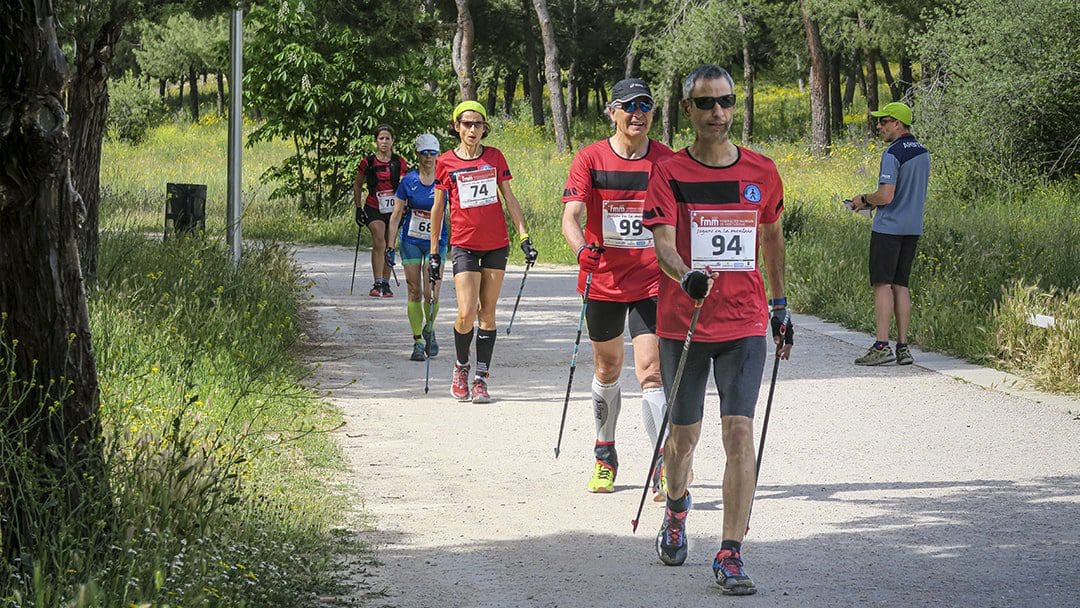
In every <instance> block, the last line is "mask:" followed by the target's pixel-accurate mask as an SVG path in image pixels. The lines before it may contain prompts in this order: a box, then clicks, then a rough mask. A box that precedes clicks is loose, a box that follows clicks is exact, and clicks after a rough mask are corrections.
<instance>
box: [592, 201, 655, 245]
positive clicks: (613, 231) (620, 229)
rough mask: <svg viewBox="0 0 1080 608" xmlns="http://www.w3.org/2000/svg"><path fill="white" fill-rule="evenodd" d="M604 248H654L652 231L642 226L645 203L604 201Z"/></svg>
mask: <svg viewBox="0 0 1080 608" xmlns="http://www.w3.org/2000/svg"><path fill="white" fill-rule="evenodd" d="M603 209H604V246H605V247H616V248H622V249H644V248H645V247H652V245H653V237H652V231H650V230H649V229H648V228H645V227H644V226H642V225H641V212H642V211H644V209H645V201H604V202H603Z"/></svg>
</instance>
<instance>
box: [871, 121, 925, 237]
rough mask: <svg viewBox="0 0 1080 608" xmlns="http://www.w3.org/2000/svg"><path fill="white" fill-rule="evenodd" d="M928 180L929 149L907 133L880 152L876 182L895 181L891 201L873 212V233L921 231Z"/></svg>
mask: <svg viewBox="0 0 1080 608" xmlns="http://www.w3.org/2000/svg"><path fill="white" fill-rule="evenodd" d="M929 182H930V152H928V151H927V150H926V148H925V147H923V145H922V144H920V143H919V142H918V141H917V140H916V139H915V136H914V135H911V134H910V133H908V134H907V135H904V136H902V137H900V138H899V139H897V140H896V141H894V142H892V143H891V144H889V147H888V148H886V149H885V151H884V152H883V153H882V154H881V173H880V175H879V176H878V183H879V184H896V192H895V193H894V194H893V199H892V202H891V203H889V204H888V205H885V206H884V207H878V208H877V210H876V211H875V212H874V228H873V230H874V232H881V233H884V234H893V235H910V234H915V235H918V234H922V231H923V211H924V210H925V208H926V188H927V185H928V184H929Z"/></svg>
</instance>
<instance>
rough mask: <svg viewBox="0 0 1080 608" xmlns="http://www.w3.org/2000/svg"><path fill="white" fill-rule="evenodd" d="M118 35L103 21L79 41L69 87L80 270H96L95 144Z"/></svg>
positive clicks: (98, 190)
mask: <svg viewBox="0 0 1080 608" xmlns="http://www.w3.org/2000/svg"><path fill="white" fill-rule="evenodd" d="M119 37H120V26H119V24H118V23H117V22H115V21H109V22H107V23H105V24H104V25H102V26H101V29H100V30H98V31H97V33H96V35H94V36H93V37H87V39H86V40H85V41H83V42H82V43H81V44H79V47H78V48H79V50H80V52H79V54H78V55H77V56H76V62H75V66H74V68H75V70H74V77H73V78H72V81H71V84H70V86H69V91H70V93H69V96H68V112H69V115H68V133H69V134H70V142H71V173H72V179H73V180H74V182H75V190H76V191H77V192H78V193H79V196H81V197H82V202H83V205H84V206H85V209H86V219H85V221H84V222H83V224H82V229H81V230H80V231H79V233H78V238H79V254H80V260H81V261H82V268H83V273H84V274H85V276H87V277H93V276H94V275H96V274H97V267H98V243H99V238H98V222H99V215H100V214H99V211H100V208H101V183H100V175H101V142H102V140H103V139H104V136H105V119H106V118H107V116H108V113H109V64H110V62H111V61H112V57H113V49H114V48H115V44H116V41H117V40H118V39H119Z"/></svg>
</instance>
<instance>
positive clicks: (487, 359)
mask: <svg viewBox="0 0 1080 608" xmlns="http://www.w3.org/2000/svg"><path fill="white" fill-rule="evenodd" d="M498 334H499V332H497V331H495V330H494V329H481V330H477V332H476V373H477V375H487V373H488V368H489V367H491V353H493V352H494V351H495V336H497V335H498Z"/></svg>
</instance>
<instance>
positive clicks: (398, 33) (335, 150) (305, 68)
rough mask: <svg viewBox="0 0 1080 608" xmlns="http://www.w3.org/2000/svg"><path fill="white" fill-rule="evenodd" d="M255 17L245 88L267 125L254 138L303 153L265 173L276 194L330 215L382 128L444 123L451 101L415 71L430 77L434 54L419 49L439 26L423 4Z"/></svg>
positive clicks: (263, 9) (406, 137)
mask: <svg viewBox="0 0 1080 608" xmlns="http://www.w3.org/2000/svg"><path fill="white" fill-rule="evenodd" d="M251 23H252V24H253V30H254V35H253V40H252V42H251V44H249V45H248V46H247V47H246V48H247V49H248V50H249V53H248V57H247V62H246V63H247V75H246V79H245V91H246V93H247V101H248V103H249V104H250V105H251V106H252V107H256V108H258V109H259V110H260V111H261V112H262V114H263V117H264V118H265V122H264V123H263V125H262V126H261V127H259V128H258V129H257V130H256V131H255V132H254V133H253V134H252V136H251V139H250V142H251V143H254V142H258V141H266V140H270V139H278V138H280V139H285V140H287V141H291V142H292V143H293V146H294V152H295V153H294V154H293V155H292V156H291V157H289V158H288V159H286V160H285V161H284V163H283V164H282V165H280V166H277V167H274V168H272V169H270V170H269V171H268V172H267V174H266V177H267V178H268V179H271V180H273V181H275V182H277V183H278V186H277V187H276V188H275V189H274V192H273V193H272V195H271V196H272V197H273V198H282V197H288V198H294V199H298V200H299V201H300V206H301V208H302V209H304V210H305V211H307V212H310V213H312V214H316V215H320V216H329V215H332V214H333V213H335V210H336V209H340V208H341V207H340V205H339V203H341V202H342V201H343V200H344V199H345V197H346V195H347V193H348V192H350V188H351V185H352V178H353V175H354V171H355V170H356V166H357V164H358V163H359V161H360V158H361V157H362V156H363V154H365V153H366V152H368V151H370V150H371V149H372V148H373V147H374V142H373V137H372V130H373V129H374V127H375V126H376V125H378V124H380V123H384V122H385V123H388V124H391V125H392V126H393V127H394V129H395V132H396V133H397V137H398V140H399V141H400V142H408V141H411V139H412V138H413V137H414V136H415V135H417V134H419V133H421V132H425V131H431V132H439V130H440V127H441V126H443V125H445V124H446V118H447V114H448V113H447V111H446V105H445V102H444V101H443V97H441V96H440V95H438V94H437V93H438V92H437V91H436V92H432V91H429V90H428V89H427V88H426V86H425V84H426V82H425V81H426V80H427V79H426V78H418V77H417V76H418V75H424V74H428V73H430V69H431V68H430V66H429V64H428V61H427V60H428V59H429V57H430V55H429V53H430V51H428V52H424V51H418V50H414V49H417V48H423V45H425V44H426V41H427V40H428V39H429V37H430V33H431V30H432V23H431V22H430V21H429V20H427V19H426V18H425V17H424V15H423V14H421V13H420V12H419V10H418V9H412V10H411V12H410V9H408V8H406V7H405V6H404V5H398V4H396V3H392V2H390V1H389V0H369V1H368V2H362V3H360V4H358V5H353V4H351V3H346V2H344V1H342V2H340V3H338V2H336V1H328V2H323V3H321V4H314V5H311V6H309V5H307V4H305V3H304V1H303V0H281V1H280V2H275V3H270V4H267V5H262V6H258V7H255V8H254V9H253V10H252V12H251ZM445 76H449V75H445ZM443 80H444V81H445V78H444V79H443ZM401 148H402V150H399V151H400V152H404V153H406V154H408V153H410V152H411V150H410V149H409V147H408V146H401Z"/></svg>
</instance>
